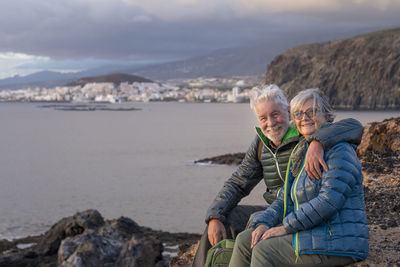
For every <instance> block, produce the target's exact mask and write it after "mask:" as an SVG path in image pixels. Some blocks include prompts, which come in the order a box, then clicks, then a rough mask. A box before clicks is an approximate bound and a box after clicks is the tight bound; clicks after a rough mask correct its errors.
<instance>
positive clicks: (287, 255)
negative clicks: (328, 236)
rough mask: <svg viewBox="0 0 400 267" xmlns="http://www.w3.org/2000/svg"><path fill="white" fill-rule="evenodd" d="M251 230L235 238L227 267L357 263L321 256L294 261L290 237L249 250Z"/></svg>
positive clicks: (354, 260) (305, 257) (268, 240)
mask: <svg viewBox="0 0 400 267" xmlns="http://www.w3.org/2000/svg"><path fill="white" fill-rule="evenodd" d="M253 230H254V229H248V230H245V231H243V232H241V233H240V234H239V235H238V237H237V238H236V242H235V247H234V249H233V254H232V258H231V261H230V263H229V267H245V266H246V267H247V266H251V267H265V266H295V265H296V266H344V265H348V264H351V263H354V262H356V261H358V260H357V259H355V258H352V257H343V256H331V255H323V254H312V255H299V257H298V259H297V261H296V255H295V253H294V249H293V244H292V242H293V241H292V240H293V236H292V235H284V236H280V237H273V238H270V239H267V240H261V241H260V242H258V243H257V245H255V247H254V248H253V249H251V233H252V232H253Z"/></svg>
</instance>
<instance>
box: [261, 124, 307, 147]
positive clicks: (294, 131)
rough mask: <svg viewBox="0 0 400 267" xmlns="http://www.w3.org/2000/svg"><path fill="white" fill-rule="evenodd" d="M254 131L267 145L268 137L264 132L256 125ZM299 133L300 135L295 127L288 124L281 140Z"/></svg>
mask: <svg viewBox="0 0 400 267" xmlns="http://www.w3.org/2000/svg"><path fill="white" fill-rule="evenodd" d="M256 132H257V134H258V136H259V137H260V139H261V140H262V141H263V143H264V145H266V146H269V142H270V140H269V139H268V137H266V136H265V134H264V133H263V132H262V130H261V128H260V127H257V126H256ZM299 135H300V134H299V131H298V130H297V128H296V127H294V126H289V128H288V130H287V132H286V134H285V136H284V137H283V138H282V142H284V141H286V140H288V139H290V138H293V137H296V136H299Z"/></svg>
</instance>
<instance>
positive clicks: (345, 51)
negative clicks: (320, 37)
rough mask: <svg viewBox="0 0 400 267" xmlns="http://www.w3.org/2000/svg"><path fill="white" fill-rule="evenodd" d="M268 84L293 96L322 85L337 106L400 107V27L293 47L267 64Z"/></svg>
mask: <svg viewBox="0 0 400 267" xmlns="http://www.w3.org/2000/svg"><path fill="white" fill-rule="evenodd" d="M265 82H266V83H267V84H270V83H275V84H277V85H278V86H280V87H281V88H282V89H283V90H285V91H286V93H287V95H288V97H289V98H292V97H293V96H294V95H295V94H296V93H297V92H298V91H300V90H303V89H306V88H315V87H318V88H320V89H321V90H322V91H324V92H325V94H326V95H327V96H328V97H329V100H330V102H331V103H332V105H333V106H334V107H336V108H344V109H400V28H397V29H390V30H385V31H378V32H373V33H370V34H364V35H359V36H355V37H353V38H349V39H344V40H338V41H330V42H326V43H317V44H311V45H304V46H299V47H295V48H292V49H289V50H287V51H286V52H284V53H283V54H281V55H279V56H277V57H275V58H274V59H273V60H272V61H271V63H270V64H269V65H268V67H267V72H266V79H265Z"/></svg>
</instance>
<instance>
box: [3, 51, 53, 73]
mask: <svg viewBox="0 0 400 267" xmlns="http://www.w3.org/2000/svg"><path fill="white" fill-rule="evenodd" d="M49 60H50V58H49V57H42V56H33V55H27V54H23V53H13V52H7V53H0V79H3V78H7V77H11V76H15V75H28V74H31V73H34V72H37V71H39V70H40V69H20V68H19V67H21V66H22V65H25V64H36V63H44V62H48V61H49Z"/></svg>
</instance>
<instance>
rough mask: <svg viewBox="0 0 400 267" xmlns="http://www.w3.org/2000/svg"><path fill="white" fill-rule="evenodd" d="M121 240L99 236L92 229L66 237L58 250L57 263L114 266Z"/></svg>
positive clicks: (74, 266) (82, 266)
mask: <svg viewBox="0 0 400 267" xmlns="http://www.w3.org/2000/svg"><path fill="white" fill-rule="evenodd" d="M122 246H123V242H121V241H119V240H114V239H109V238H105V237H102V236H100V235H99V234H98V233H97V232H95V231H93V230H88V231H86V232H85V233H84V234H82V235H78V236H74V237H68V238H66V239H64V240H63V241H62V243H61V246H60V249H59V250H58V264H59V266H65V267H86V266H93V267H95V266H115V261H116V260H117V258H118V256H119V253H120V251H121V249H122Z"/></svg>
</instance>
